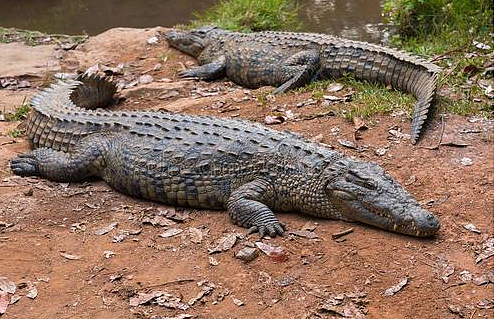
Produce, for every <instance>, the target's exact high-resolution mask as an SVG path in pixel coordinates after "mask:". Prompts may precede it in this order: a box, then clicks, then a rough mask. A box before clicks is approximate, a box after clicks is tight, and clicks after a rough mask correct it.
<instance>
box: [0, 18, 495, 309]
mask: <svg viewBox="0 0 495 319" xmlns="http://www.w3.org/2000/svg"><path fill="white" fill-rule="evenodd" d="M162 32H166V29H164V28H150V29H129V28H117V29H111V30H109V31H107V32H105V33H102V34H100V35H98V36H94V37H89V38H88V39H87V40H86V41H84V42H83V43H77V44H74V45H70V43H66V44H65V47H64V44H58V43H57V41H56V40H54V39H46V38H45V39H43V38H41V39H40V42H41V43H46V44H40V45H37V46H26V45H23V44H21V43H19V42H14V43H9V44H6V43H0V56H1V57H2V58H0V74H1V75H2V76H0V78H1V80H0V84H1V89H0V111H2V114H5V113H14V114H15V113H17V111H18V107H19V106H20V105H24V104H25V101H26V100H27V99H29V98H30V97H31V96H33V94H35V92H37V91H38V90H39V89H40V88H41V87H43V86H46V85H48V84H49V83H50V82H52V81H53V80H54V79H55V78H57V77H70V76H72V75H73V74H75V73H77V72H79V71H88V70H90V71H91V72H100V73H104V74H106V75H108V76H109V77H111V78H112V79H113V80H114V81H115V82H116V83H118V85H119V93H118V96H119V103H118V104H117V105H115V106H113V109H119V110H122V109H143V110H144V109H153V110H159V109H164V110H167V111H171V112H186V113H192V114H208V115H215V116H223V117H233V118H244V119H249V120H253V121H258V122H261V123H265V122H266V121H267V116H272V118H273V117H274V118H276V119H277V121H278V122H280V123H279V124H273V126H272V127H273V128H275V129H280V130H283V129H288V130H292V131H295V132H298V133H301V134H303V135H305V136H306V137H308V138H313V139H314V140H315V141H318V142H321V143H324V144H327V145H329V146H330V147H332V148H334V149H336V150H338V151H340V152H343V153H346V154H348V155H352V156H355V157H358V158H362V159H366V160H372V161H376V162H378V163H379V164H380V165H382V166H383V167H384V168H385V169H386V170H387V171H389V172H390V173H391V174H392V175H393V176H394V178H396V179H397V180H398V181H399V182H400V183H401V184H402V185H405V187H406V188H407V189H408V190H409V191H410V192H411V193H412V194H413V195H414V197H415V198H416V199H418V200H419V201H420V202H421V203H422V204H423V205H424V206H425V207H426V208H427V209H428V210H430V211H431V212H433V213H434V214H436V215H437V216H438V217H439V219H440V221H441V224H442V228H441V230H440V232H439V234H438V235H437V236H436V237H435V238H432V239H417V238H413V237H408V236H403V235H399V234H394V233H389V232H385V231H382V230H379V229H375V228H372V227H369V226H366V225H361V224H356V223H346V222H343V221H333V220H323V219H315V218H311V217H308V216H301V215H298V214H279V215H278V216H279V217H280V219H281V220H282V221H283V222H284V223H286V224H287V225H288V229H289V231H290V232H293V233H292V234H290V232H289V233H288V234H286V235H285V236H284V237H282V238H275V239H269V240H264V242H265V243H268V244H271V245H273V246H280V247H282V249H283V251H284V253H285V256H286V258H281V259H280V258H278V259H277V258H270V257H268V256H266V255H264V254H263V253H261V252H260V255H259V256H258V257H257V258H256V259H255V260H253V261H251V262H248V263H246V262H244V261H241V260H239V259H236V258H235V257H234V254H235V253H237V252H238V251H239V250H241V249H242V248H244V247H246V245H248V246H249V245H253V244H254V242H255V241H256V240H257V236H256V235H251V236H247V235H246V230H245V229H243V228H240V227H237V226H234V225H233V224H232V223H231V222H230V220H229V217H228V214H227V213H225V212H213V211H204V210H193V209H185V210H182V209H175V208H173V207H169V206H166V205H161V204H157V203H152V202H148V201H144V200H139V199H133V198H130V197H127V196H124V195H122V194H119V193H117V192H115V191H113V190H112V189H110V188H109V187H108V186H107V185H106V184H105V183H103V182H101V181H91V182H85V183H70V184H64V183H54V182H49V181H46V180H41V179H37V178H19V177H17V176H13V175H12V173H11V172H10V169H9V167H8V160H9V158H12V157H14V156H15V155H17V154H19V153H24V152H26V151H28V149H29V146H28V143H27V142H26V140H25V138H24V137H23V136H19V135H17V134H13V133H14V132H16V131H20V132H22V129H23V127H22V121H20V119H21V118H22V112H21V114H18V118H16V121H13V122H10V121H0V181H1V182H0V256H3V257H2V258H0V277H2V276H4V277H7V278H8V279H10V280H11V281H13V282H14V283H15V284H16V286H17V291H16V293H15V294H14V296H17V297H21V298H20V299H19V300H18V301H16V302H15V303H13V304H11V305H9V306H8V307H7V312H6V314H4V315H3V316H2V319H3V318H6V319H10V318H24V317H47V318H71V317H75V318H155V319H158V318H163V317H172V318H187V316H185V314H190V315H191V316H194V317H195V318H259V317H260V316H266V317H277V318H331V317H332V316H339V314H342V315H340V316H341V317H342V316H345V317H348V318H363V317H364V316H367V317H370V318H391V319H392V318H457V317H460V316H461V315H462V316H464V317H468V318H469V317H473V318H475V317H476V318H493V309H492V308H493V283H490V280H493V257H488V256H492V255H491V254H493V227H494V223H493V178H494V176H493V121H492V120H491V119H486V118H484V117H482V116H471V115H470V116H460V115H456V114H452V113H442V114H437V115H436V116H435V117H434V118H433V119H432V121H431V123H430V125H429V126H428V128H427V130H426V132H425V136H424V138H423V139H422V140H421V141H420V142H419V144H418V145H416V146H411V145H410V143H409V142H408V139H407V135H405V134H407V133H408V132H409V128H410V120H409V118H408V112H407V109H406V110H401V109H398V110H395V111H392V112H391V113H389V114H386V115H382V114H370V115H369V118H366V119H365V120H364V125H365V126H366V128H367V129H365V130H363V128H364V127H363V122H361V121H359V122H358V121H356V123H353V122H350V121H348V120H346V119H345V118H343V117H340V116H335V114H339V112H341V110H344V109H346V108H348V107H350V106H351V105H353V104H351V103H354V102H355V101H356V99H357V97H356V95H357V94H358V93H357V92H356V91H358V90H359V89H360V88H356V87H352V86H350V83H349V82H345V81H344V82H339V83H340V84H342V85H341V88H340V89H337V88H338V87H340V86H339V85H336V84H333V83H328V85H326V86H325V87H318V88H314V87H308V88H307V89H306V90H298V91H294V92H290V93H288V94H284V95H281V96H272V95H271V94H270V91H271V89H272V88H261V89H257V90H247V89H244V88H241V87H238V86H236V85H234V84H232V83H231V82H228V81H226V80H220V81H215V82H197V81H184V80H181V79H178V78H177V76H176V74H177V71H178V70H180V69H182V68H184V67H190V66H192V65H195V63H196V62H195V61H194V59H192V58H190V57H188V56H185V55H183V54H181V53H179V52H177V51H175V50H173V49H170V48H169V47H168V44H167V43H166V41H164V40H163V37H162V36H161V33H162ZM52 41H53V42H52ZM7 54H9V57H11V58H4V57H5V56H7ZM330 84H332V85H330ZM382 89H383V90H386V91H387V90H388V89H387V88H382ZM442 89H443V88H442ZM442 89H441V90H440V91H442ZM389 91H390V94H392V95H389V96H388V98H389V99H395V98H398V97H401V96H403V95H402V93H397V92H393V91H391V90H388V91H387V92H389ZM322 92H323V93H324V94H322ZM396 94H398V95H396ZM322 95H332V96H335V97H340V99H336V101H329V100H325V99H324V98H319V97H321V96H322ZM404 96H406V95H404ZM349 98H350V100H351V101H348V100H349ZM459 98H462V97H459ZM487 99H489V97H487ZM353 101H354V102H353ZM410 103H411V104H410V106H409V108H410V107H412V104H413V103H414V101H412V100H411V102H410ZM365 104H366V103H365V102H363V104H362V107H363V108H364V106H365ZM3 110H5V111H3ZM356 118H359V117H356ZM17 119H19V120H17ZM358 124H359V125H358ZM355 125H356V126H355ZM440 137H441V138H442V139H441V142H439V140H440ZM470 224H472V225H473V226H474V227H475V229H476V230H477V231H478V232H479V233H478V232H475V231H473V228H472V227H473V226H469V225H470ZM349 228H353V231H352V233H350V234H348V235H346V236H344V237H341V239H339V240H334V239H333V238H332V235H333V234H336V233H339V232H342V231H344V230H347V229H349ZM173 229H180V230H181V231H182V232H181V233H178V234H176V235H175V236H170V237H167V236H168V235H169V234H172V233H173V232H177V231H173ZM308 229H309V230H311V231H309V232H308ZM302 230H304V231H302ZM298 231H299V232H298ZM164 233H165V234H166V235H164ZM313 233H314V234H315V235H316V236H317V238H311V237H313V236H312V235H311V234H313ZM236 234H239V235H238V237H237V239H236V240H235V243H234V244H233V247H230V246H228V245H227V246H226V249H225V251H221V252H218V253H214V254H209V251H208V249H209V248H210V249H211V248H213V247H214V246H216V245H217V243H218V241H221V240H222V239H223V238H225V237H227V238H230V240H232V239H233V238H235V237H233V236H235V235H236ZM305 234H306V237H305ZM308 234H310V235H308ZM308 237H309V238H308ZM405 278H407V280H405ZM400 282H402V283H404V282H407V283H406V284H405V286H397V285H398V284H399V283H400ZM394 286H396V287H397V288H396V289H397V290H398V291H397V292H395V293H394V294H393V295H388V293H385V291H387V290H388V289H390V288H391V287H394ZM32 287H35V288H36V296H35V297H33V298H30V297H28V296H27V295H30V296H34V293H32V291H33V288H32ZM388 291H391V290H388ZM29 292H31V293H29ZM166 294H170V296H168V295H166ZM160 298H161V299H160ZM0 300H1V298H0ZM14 300H15V299H14ZM165 300H167V301H168V302H165ZM179 300H180V301H181V302H183V304H181V303H180V302H179ZM188 302H189V304H187V303H188ZM0 304H1V302H0ZM160 304H161V305H160ZM184 304H187V309H186V310H180V309H184V308H185V306H184ZM181 316H182V317H181Z"/></svg>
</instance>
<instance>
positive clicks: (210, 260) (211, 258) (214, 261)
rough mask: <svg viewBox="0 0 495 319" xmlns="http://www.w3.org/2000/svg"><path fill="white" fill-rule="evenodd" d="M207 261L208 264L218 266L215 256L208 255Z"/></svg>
mask: <svg viewBox="0 0 495 319" xmlns="http://www.w3.org/2000/svg"><path fill="white" fill-rule="evenodd" d="M208 261H209V262H210V265H212V266H218V260H216V259H215V258H213V257H211V256H210V257H209V258H208Z"/></svg>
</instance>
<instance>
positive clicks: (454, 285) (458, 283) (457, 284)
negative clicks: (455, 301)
mask: <svg viewBox="0 0 495 319" xmlns="http://www.w3.org/2000/svg"><path fill="white" fill-rule="evenodd" d="M465 284H466V282H465V281H461V282H456V283H454V284H452V285H450V286H447V287H445V288H443V289H442V290H447V289H449V288H452V287H457V286H462V285H465Z"/></svg>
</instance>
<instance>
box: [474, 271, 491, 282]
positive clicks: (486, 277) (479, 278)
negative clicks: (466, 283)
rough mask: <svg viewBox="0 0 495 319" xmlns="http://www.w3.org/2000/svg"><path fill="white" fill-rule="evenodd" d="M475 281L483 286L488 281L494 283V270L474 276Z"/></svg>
mask: <svg viewBox="0 0 495 319" xmlns="http://www.w3.org/2000/svg"><path fill="white" fill-rule="evenodd" d="M473 283H474V284H475V285H476V286H481V285H484V284H488V283H493V271H490V272H488V273H486V274H484V275H481V276H476V277H474V278H473Z"/></svg>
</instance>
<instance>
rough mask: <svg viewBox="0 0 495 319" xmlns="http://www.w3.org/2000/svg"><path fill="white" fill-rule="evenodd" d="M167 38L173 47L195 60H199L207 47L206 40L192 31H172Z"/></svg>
mask: <svg viewBox="0 0 495 319" xmlns="http://www.w3.org/2000/svg"><path fill="white" fill-rule="evenodd" d="M165 38H166V39H167V41H168V44H169V45H170V46H171V47H173V48H176V49H177V50H179V51H181V52H184V53H186V54H188V55H190V56H192V57H194V58H197V57H198V56H199V55H200V54H201V52H202V51H203V49H204V47H205V43H204V42H205V41H204V38H203V37H200V36H197V35H195V34H194V33H193V32H191V31H184V30H178V29H172V30H170V32H169V33H167V34H166V35H165Z"/></svg>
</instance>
